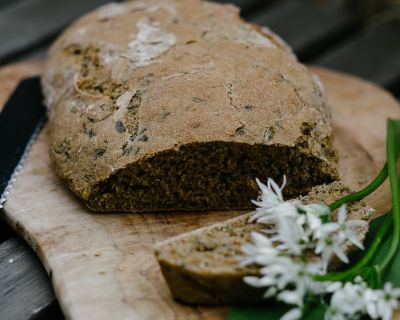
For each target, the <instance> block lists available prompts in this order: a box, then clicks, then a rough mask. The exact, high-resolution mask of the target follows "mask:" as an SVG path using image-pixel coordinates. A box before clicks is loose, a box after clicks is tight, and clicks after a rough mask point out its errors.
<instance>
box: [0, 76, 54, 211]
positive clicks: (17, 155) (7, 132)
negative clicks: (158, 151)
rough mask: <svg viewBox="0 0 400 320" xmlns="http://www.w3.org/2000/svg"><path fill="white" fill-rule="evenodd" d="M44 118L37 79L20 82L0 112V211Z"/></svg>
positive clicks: (38, 79)
mask: <svg viewBox="0 0 400 320" xmlns="http://www.w3.org/2000/svg"><path fill="white" fill-rule="evenodd" d="M46 115H47V112H46V107H45V106H44V105H43V94H42V90H41V86H40V78H39V77H32V78H28V79H25V80H23V81H21V82H20V84H19V85H18V86H17V88H16V89H15V91H14V93H13V94H12V95H11V97H10V99H9V100H8V101H7V103H6V104H5V106H4V108H3V109H2V111H1V112H0V209H1V208H3V204H4V202H5V201H6V199H7V195H8V194H9V192H10V190H11V188H12V185H13V183H14V182H15V180H16V177H17V176H18V174H19V172H20V171H21V168H22V165H23V162H24V160H26V158H27V156H28V153H29V150H30V149H31V147H32V145H33V143H34V142H35V139H36V137H37V136H38V134H39V132H40V129H41V128H42V126H43V124H44V123H45V121H46Z"/></svg>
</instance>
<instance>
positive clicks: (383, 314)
mask: <svg viewBox="0 0 400 320" xmlns="http://www.w3.org/2000/svg"><path fill="white" fill-rule="evenodd" d="M379 293H380V294H379V296H380V297H379V300H378V301H377V311H378V316H379V317H380V318H382V319H383V320H390V319H392V315H393V310H395V309H397V307H398V306H399V301H398V300H399V298H400V289H398V288H393V284H392V283H390V282H386V283H385V286H384V288H383V290H380V292H379Z"/></svg>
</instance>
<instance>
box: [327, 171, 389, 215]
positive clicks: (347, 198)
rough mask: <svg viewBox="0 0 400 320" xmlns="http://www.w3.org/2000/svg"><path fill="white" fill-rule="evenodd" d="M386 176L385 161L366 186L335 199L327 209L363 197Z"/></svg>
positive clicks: (383, 180) (333, 208)
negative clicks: (376, 174)
mask: <svg viewBox="0 0 400 320" xmlns="http://www.w3.org/2000/svg"><path fill="white" fill-rule="evenodd" d="M387 176H388V166H387V163H385V165H384V166H383V168H382V170H381V171H380V172H379V174H378V176H377V177H376V178H375V179H374V181H372V182H371V183H370V184H369V185H368V186H366V187H365V188H364V189H362V190H360V191H358V192H355V193H352V194H349V195H347V196H345V197H343V198H340V199H338V200H336V201H335V202H334V203H332V204H330V205H329V209H330V210H331V212H332V211H334V210H336V209H337V208H339V207H340V206H341V205H343V204H346V203H349V202H354V201H359V200H361V199H363V198H365V197H366V196H368V195H369V194H371V193H372V192H374V191H375V190H376V189H377V188H378V187H379V186H380V185H381V184H382V183H383V182H385V180H386V178H387Z"/></svg>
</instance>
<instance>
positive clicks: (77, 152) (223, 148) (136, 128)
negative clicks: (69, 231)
mask: <svg viewBox="0 0 400 320" xmlns="http://www.w3.org/2000/svg"><path fill="white" fill-rule="evenodd" d="M43 88H44V93H45V97H46V104H47V106H48V107H49V109H50V137H51V143H50V156H51V159H52V161H53V163H54V166H55V169H56V172H57V173H58V175H59V176H60V177H61V178H63V179H64V180H65V181H66V182H67V183H68V185H69V187H70V188H71V189H72V191H74V192H75V193H76V194H77V195H78V196H79V197H80V198H82V199H83V200H84V202H85V203H86V204H87V205H88V206H89V207H90V208H91V209H93V210H99V211H114V210H118V211H159V210H209V209H233V208H241V209H243V208H250V207H251V204H250V202H249V201H248V199H251V198H254V197H256V195H257V185H256V184H255V182H254V178H255V177H259V178H260V179H266V178H267V177H272V178H274V179H277V178H278V177H280V176H282V175H283V174H286V175H288V176H290V177H291V181H290V183H289V184H288V186H287V188H286V189H285V190H286V192H287V195H288V196H295V195H298V194H304V193H306V192H307V191H309V190H310V188H311V187H312V186H314V185H318V184H322V183H328V182H331V181H334V180H335V179H336V178H337V166H336V156H335V151H334V149H333V146H332V140H333V136H332V128H331V118H330V109H329V106H328V105H327V103H326V100H325V97H324V93H323V89H322V87H321V84H320V82H319V81H318V79H317V78H316V77H315V76H314V75H313V74H312V73H310V72H309V71H308V70H307V68H306V67H305V66H303V65H301V64H300V63H299V62H298V61H297V60H296V58H295V56H294V55H293V54H292V52H291V51H290V49H288V47H286V46H285V45H284V43H283V41H282V40H281V39H279V38H278V37H277V36H276V35H274V34H272V33H271V32H270V31H268V30H267V29H263V28H260V27H257V26H254V25H251V24H248V23H245V22H244V21H242V20H241V19H240V17H239V15H238V9H237V8H235V7H233V6H231V5H220V4H216V3H212V2H206V1H200V0H146V1H144V0H142V1H141V0H138V1H128V2H126V3H121V4H115V3H113V4H109V5H107V6H105V7H101V8H99V9H98V10H95V11H94V12H92V13H89V14H88V15H86V16H84V17H83V18H81V19H79V20H78V21H77V22H75V23H74V24H72V25H71V26H70V27H69V28H68V29H67V30H66V31H65V32H64V33H63V34H62V35H61V37H60V38H59V39H58V40H57V41H56V42H55V44H54V45H53V46H52V48H51V50H50V53H49V59H48V63H47V67H46V70H45V72H44V75H43Z"/></svg>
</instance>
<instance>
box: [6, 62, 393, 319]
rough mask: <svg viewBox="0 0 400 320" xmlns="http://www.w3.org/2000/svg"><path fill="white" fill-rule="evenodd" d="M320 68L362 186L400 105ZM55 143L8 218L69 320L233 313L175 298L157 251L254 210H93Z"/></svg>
mask: <svg viewBox="0 0 400 320" xmlns="http://www.w3.org/2000/svg"><path fill="white" fill-rule="evenodd" d="M313 70H314V72H316V73H318V74H319V75H320V77H321V80H322V82H323V83H324V84H325V86H326V90H327V94H328V98H329V101H330V102H331V104H332V106H333V123H334V129H335V134H336V140H335V145H336V146H337V148H338V150H339V155H340V172H341V176H342V179H343V180H344V181H345V182H346V183H348V184H349V185H350V186H351V187H353V188H355V189H358V188H360V187H361V186H363V185H365V184H366V183H368V182H369V181H370V180H371V179H372V178H373V177H374V175H375V174H376V173H377V172H378V171H379V169H380V167H381V166H382V165H383V163H384V159H385V122H386V118H387V117H397V118H399V117H400V109H399V106H398V103H397V102H396V101H395V100H394V99H393V98H392V97H391V96H390V95H389V94H387V93H386V92H384V91H383V90H381V89H379V88H377V87H376V86H374V85H372V84H369V83H367V82H365V81H362V80H359V79H356V78H353V77H350V76H347V75H343V74H339V73H335V72H332V71H328V70H322V69H313ZM0 79H1V71H0ZM3 94H4V95H6V92H5V91H4V90H3V91H2V92H1V91H0V96H1V95H3ZM47 138H48V137H47V130H46V128H45V129H44V130H43V132H42V133H41V134H40V136H39V139H38V141H37V142H36V144H35V145H34V147H33V149H32V151H31V153H30V155H29V158H28V160H27V162H26V164H25V166H24V169H23V170H22V172H21V174H20V175H19V177H18V179H17V181H16V184H15V186H14V188H13V189H12V191H11V194H10V196H9V198H8V201H7V202H6V204H5V219H6V220H7V222H8V223H9V224H10V225H11V226H13V228H15V229H16V230H17V231H18V232H19V233H20V234H21V236H23V237H24V239H25V240H27V241H28V243H29V244H30V245H31V246H32V248H33V249H34V250H35V251H36V253H37V254H38V256H39V258H40V259H41V261H42V263H43V264H44V266H45V268H46V270H47V272H48V273H49V274H50V276H51V278H52V282H53V285H54V288H55V291H56V294H57V296H58V298H59V301H60V304H61V306H62V309H63V312H64V313H65V315H66V317H67V318H70V319H222V318H223V316H224V315H225V314H226V310H227V309H226V308H201V307H198V308H192V307H188V306H184V305H181V304H178V303H176V302H174V301H173V300H172V299H171V296H170V294H169V291H168V288H167V286H166V284H165V282H164V280H163V278H162V276H161V274H160V271H159V267H158V265H157V263H156V260H155V258H154V256H153V253H152V246H153V244H154V243H155V242H157V241H160V240H163V239H166V238H168V237H171V236H174V235H178V234H181V233H183V232H187V231H190V230H193V229H195V228H198V227H200V226H205V225H209V224H212V223H214V222H218V221H222V220H225V219H228V218H231V217H235V216H238V215H240V214H243V213H245V212H243V211H242V212H241V211H220V212H207V213H198V212H193V213H166V214H164V213H158V214H118V213H115V214H95V213H92V212H90V211H88V210H87V209H86V208H85V207H84V206H83V205H82V204H81V203H80V201H79V200H78V199H77V198H76V197H75V196H74V195H73V194H72V193H71V192H70V191H69V190H68V189H67V188H66V187H65V186H64V185H63V183H61V181H60V180H59V179H58V178H57V177H56V176H55V175H54V173H53V171H52V168H51V163H50V160H49V158H48V150H47ZM368 200H369V203H370V204H371V205H372V206H374V207H375V209H376V210H377V214H381V213H384V212H386V210H387V209H388V207H389V206H390V196H389V194H388V192H387V186H386V189H385V188H381V189H380V190H379V192H378V193H376V194H375V195H374V196H372V197H370V198H369V199H368Z"/></svg>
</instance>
